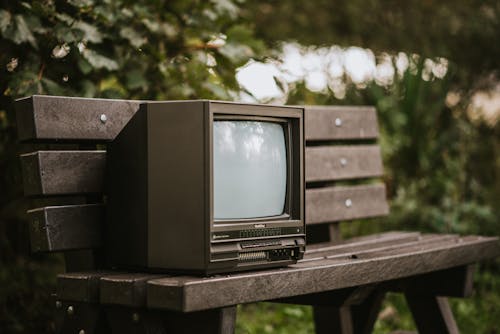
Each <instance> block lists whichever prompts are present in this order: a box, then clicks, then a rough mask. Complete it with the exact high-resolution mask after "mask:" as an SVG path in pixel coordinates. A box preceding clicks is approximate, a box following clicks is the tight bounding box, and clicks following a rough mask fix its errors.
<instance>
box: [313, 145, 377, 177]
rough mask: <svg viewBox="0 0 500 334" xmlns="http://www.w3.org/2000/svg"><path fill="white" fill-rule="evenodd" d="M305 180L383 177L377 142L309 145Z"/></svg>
mask: <svg viewBox="0 0 500 334" xmlns="http://www.w3.org/2000/svg"><path fill="white" fill-rule="evenodd" d="M305 164H306V181H307V182H317V181H333V180H343V179H355V178H367V177H376V176H382V175H383V174H384V168H383V166H382V156H381V154H380V147H379V146H378V145H359V146H354V145H350V146H313V147H307V148H306V162H305Z"/></svg>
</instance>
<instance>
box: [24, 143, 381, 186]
mask: <svg viewBox="0 0 500 334" xmlns="http://www.w3.org/2000/svg"><path fill="white" fill-rule="evenodd" d="M105 165H106V152H105V151H99V150H96V151H60V150H58V151H37V152H32V153H27V154H23V155H21V166H22V170H23V183H24V193H25V195H27V196H30V195H59V194H76V193H99V192H102V191H103V188H104V185H103V181H104V179H103V176H104V171H105ZM306 166H307V168H306V181H308V182H309V181H311V182H312V181H329V180H342V179H350V178H365V177H375V176H381V175H382V174H383V168H382V160H381V156H380V149H379V147H378V146H375V145H362V146H332V147H323V146H321V147H308V148H306Z"/></svg>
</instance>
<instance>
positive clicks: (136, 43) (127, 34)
mask: <svg viewBox="0 0 500 334" xmlns="http://www.w3.org/2000/svg"><path fill="white" fill-rule="evenodd" d="M120 36H121V37H123V38H125V39H126V40H128V41H129V42H130V44H131V45H132V46H133V47H135V48H137V49H138V48H140V47H141V46H142V45H143V44H144V43H146V41H147V40H146V38H145V37H143V36H141V35H140V34H139V33H138V32H137V31H135V30H134V29H132V28H130V27H124V28H122V29H120Z"/></svg>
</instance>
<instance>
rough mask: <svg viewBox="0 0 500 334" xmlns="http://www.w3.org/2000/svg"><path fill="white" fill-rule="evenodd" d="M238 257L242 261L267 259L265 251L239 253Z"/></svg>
mask: <svg viewBox="0 0 500 334" xmlns="http://www.w3.org/2000/svg"><path fill="white" fill-rule="evenodd" d="M238 259H239V260H240V261H242V262H250V261H261V260H266V259H267V254H266V252H265V251H260V252H245V253H239V255H238Z"/></svg>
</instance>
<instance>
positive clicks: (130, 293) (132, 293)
mask: <svg viewBox="0 0 500 334" xmlns="http://www.w3.org/2000/svg"><path fill="white" fill-rule="evenodd" d="M154 278H158V275H152V274H144V273H131V274H117V275H106V276H104V277H102V278H101V280H100V291H101V294H100V302H101V303H104V304H117V305H127V306H138V307H139V306H143V305H145V304H146V282H147V281H148V280H150V279H154Z"/></svg>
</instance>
